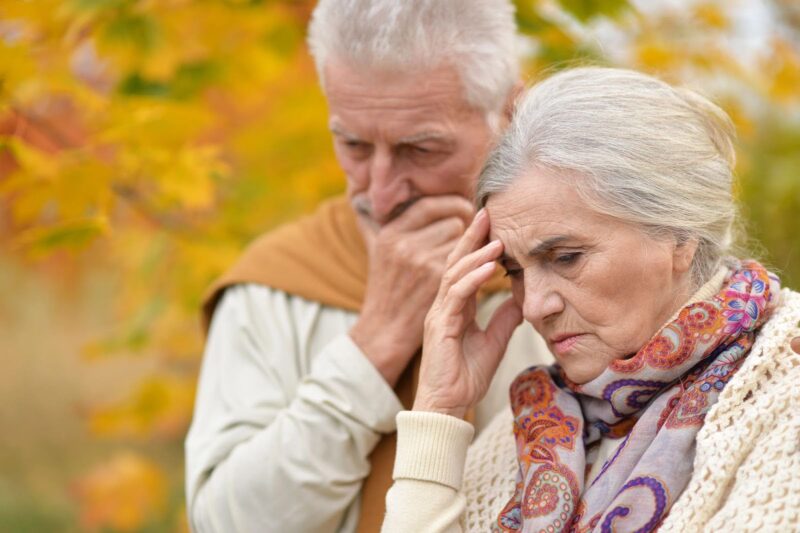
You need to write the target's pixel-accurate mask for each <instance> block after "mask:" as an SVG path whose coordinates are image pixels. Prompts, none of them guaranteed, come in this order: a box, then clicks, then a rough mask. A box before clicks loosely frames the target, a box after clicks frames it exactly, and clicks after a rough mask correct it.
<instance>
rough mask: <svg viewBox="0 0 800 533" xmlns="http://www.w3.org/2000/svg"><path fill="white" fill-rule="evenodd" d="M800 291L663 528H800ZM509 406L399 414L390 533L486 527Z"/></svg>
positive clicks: (510, 487)
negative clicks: (476, 413) (479, 419)
mask: <svg viewBox="0 0 800 533" xmlns="http://www.w3.org/2000/svg"><path fill="white" fill-rule="evenodd" d="M796 335H800V293H797V292H794V291H791V290H789V289H784V290H783V291H781V299H780V301H779V303H778V306H777V308H776V310H775V312H774V314H773V316H772V318H770V320H769V321H768V322H767V323H766V324H765V325H764V326H763V328H762V330H761V332H760V333H759V335H758V337H757V339H756V343H755V344H754V346H753V349H752V351H751V353H750V355H749V356H748V357H747V359H746V360H745V362H744V364H743V365H742V368H741V369H740V370H739V371H738V372H737V374H736V375H735V376H734V377H733V379H732V380H731V381H730V383H728V385H727V386H726V387H725V390H724V391H723V392H722V393H721V394H720V397H719V401H718V403H717V404H716V405H714V406H713V407H712V408H711V410H710V411H709V412H708V414H707V416H706V421H705V424H704V425H703V427H702V429H701V430H700V432H699V433H698V435H697V455H696V457H695V460H694V473H693V475H692V478H691V479H690V480H689V484H688V486H687V487H686V489H685V490H684V491H683V493H682V494H681V496H680V497H679V498H678V500H677V501H676V502H675V504H674V505H673V506H672V510H671V511H670V514H669V516H668V517H667V519H666V520H665V522H664V523H663V524H662V526H661V528H660V531H662V532H686V531H761V532H773V531H775V532H777V531H781V532H783V531H800V355H797V354H795V353H794V352H792V351H791V349H790V348H789V342H790V339H791V337H793V336H796ZM512 425H513V421H512V415H511V412H510V410H505V411H503V412H501V413H500V414H498V415H497V417H496V418H495V419H494V420H493V421H492V422H491V423H490V424H489V425H488V426H487V427H486V429H484V431H483V432H482V433H481V434H480V435H479V436H478V437H477V438H476V439H475V441H474V443H472V445H470V441H471V440H472V436H473V428H472V426H471V425H470V424H468V423H466V422H464V421H463V420H460V419H457V418H453V417H449V416H446V415H440V414H437V413H420V412H410V411H404V412H401V413H400V414H399V415H398V417H397V426H398V451H397V459H396V462H395V472H394V478H395V483H394V485H393V486H392V489H391V490H390V491H389V494H388V495H387V513H386V519H385V522H384V525H383V531H384V533H387V532H388V533H394V532H404V533H406V532H415V533H422V532H434V531H435V532H439V531H448V532H450V531H453V532H458V531H469V532H472V531H476V532H477V531H480V532H486V531H489V530H490V528H491V526H490V525H491V523H492V522H493V521H494V520H495V519H496V517H497V515H498V513H499V511H500V510H501V509H502V508H503V506H504V505H505V504H506V503H507V502H508V500H509V499H510V498H511V496H512V494H513V491H514V480H515V478H516V473H517V459H516V450H515V446H514V438H513V434H512Z"/></svg>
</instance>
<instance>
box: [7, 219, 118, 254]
mask: <svg viewBox="0 0 800 533" xmlns="http://www.w3.org/2000/svg"><path fill="white" fill-rule="evenodd" d="M108 230H109V228H108V222H107V221H106V220H105V218H102V217H91V218H85V219H79V220H71V221H66V222H61V223H59V224H54V225H52V226H40V227H35V228H31V229H29V230H28V231H26V232H23V233H22V234H21V235H20V236H19V237H18V239H17V244H18V245H20V246H22V247H24V248H27V249H28V250H30V251H32V252H34V253H42V252H48V251H50V250H54V249H56V248H72V249H77V248H81V247H83V246H86V245H87V244H89V243H90V242H92V241H93V240H94V239H96V238H98V237H100V236H102V235H105V234H106V233H108Z"/></svg>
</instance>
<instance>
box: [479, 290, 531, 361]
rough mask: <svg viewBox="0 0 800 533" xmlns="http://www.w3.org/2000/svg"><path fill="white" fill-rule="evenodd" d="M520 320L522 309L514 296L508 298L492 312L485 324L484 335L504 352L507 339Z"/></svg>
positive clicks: (509, 338)
mask: <svg viewBox="0 0 800 533" xmlns="http://www.w3.org/2000/svg"><path fill="white" fill-rule="evenodd" d="M521 322H522V309H520V308H519V306H518V305H517V302H515V301H514V298H509V299H508V300H506V301H505V302H503V303H502V304H501V305H500V307H498V308H497V309H495V311H494V313H492V318H491V319H490V320H489V324H488V325H487V326H486V336H487V337H488V338H489V339H491V341H492V343H494V345H495V347H496V348H497V349H498V350H499V352H500V353H505V351H506V346H508V341H509V340H511V335H512V334H513V333H514V330H515V329H517V326H519V325H520V323H521Z"/></svg>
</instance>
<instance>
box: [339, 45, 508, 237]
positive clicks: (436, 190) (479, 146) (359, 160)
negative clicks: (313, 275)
mask: <svg viewBox="0 0 800 533" xmlns="http://www.w3.org/2000/svg"><path fill="white" fill-rule="evenodd" d="M325 83H326V92H327V98H328V106H329V111H330V129H331V132H332V133H333V137H334V147H335V151H336V157H337V159H338V160H339V164H340V165H341V166H342V169H344V171H345V174H346V175H347V182H348V196H349V197H350V200H351V202H352V203H353V206H354V208H355V209H356V212H357V213H358V214H359V218H360V219H361V221H362V223H366V224H367V225H368V226H369V227H372V228H373V229H377V228H379V227H381V226H383V225H384V224H386V223H387V222H389V221H391V220H392V219H393V218H395V217H397V216H398V215H399V214H400V213H402V212H403V211H404V210H405V209H406V208H407V207H408V206H409V205H411V204H412V203H413V202H414V201H415V200H417V199H419V198H420V197H422V196H428V195H444V194H458V195H461V196H464V197H465V198H468V199H472V194H473V188H474V184H475V180H476V178H477V175H478V173H479V172H480V169H481V167H482V165H483V162H484V160H485V158H486V156H487V155H488V151H489V149H490V148H491V145H492V140H493V135H492V132H491V129H490V128H489V126H488V124H487V121H486V117H485V113H484V112H483V111H480V110H478V109H475V108H474V107H472V106H471V105H469V104H468V103H467V101H466V99H465V97H464V96H463V94H462V92H463V89H462V85H461V81H460V79H459V77H458V75H457V73H456V72H455V70H454V69H452V68H450V67H441V68H438V69H434V70H431V71H426V72H419V73H414V74H410V75H409V74H399V73H388V74H387V73H376V72H365V71H360V70H358V69H356V68H352V67H350V66H348V65H346V64H344V63H341V62H337V61H333V60H332V61H330V62H329V63H328V65H327V66H326V68H325Z"/></svg>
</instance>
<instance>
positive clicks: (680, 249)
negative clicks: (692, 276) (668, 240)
mask: <svg viewBox="0 0 800 533" xmlns="http://www.w3.org/2000/svg"><path fill="white" fill-rule="evenodd" d="M698 244H699V241H698V240H697V238H696V237H691V238H685V237H684V238H678V239H676V240H675V249H674V250H673V252H672V268H673V269H674V270H675V272H679V273H684V272H688V271H689V270H690V269H691V268H692V262H693V261H694V254H695V253H696V252H697V246H698Z"/></svg>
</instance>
